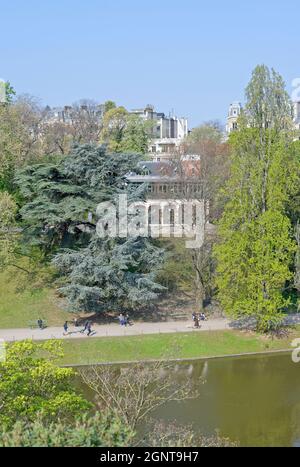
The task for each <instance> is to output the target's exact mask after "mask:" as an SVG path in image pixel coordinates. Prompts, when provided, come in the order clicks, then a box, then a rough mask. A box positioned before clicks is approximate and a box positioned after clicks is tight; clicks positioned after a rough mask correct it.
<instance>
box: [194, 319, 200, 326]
mask: <svg viewBox="0 0 300 467" xmlns="http://www.w3.org/2000/svg"><path fill="white" fill-rule="evenodd" d="M194 326H195V328H196V329H199V328H200V325H199V319H198V316H195V319H194Z"/></svg>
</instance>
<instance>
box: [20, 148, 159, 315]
mask: <svg viewBox="0 0 300 467" xmlns="http://www.w3.org/2000/svg"><path fill="white" fill-rule="evenodd" d="M138 160H139V156H138V155H133V154H122V153H120V154H107V153H106V151H105V148H104V147H99V148H96V147H94V146H88V145H86V146H77V147H75V148H74V150H73V152H72V154H71V155H70V156H68V157H65V158H64V159H62V160H60V161H59V162H57V163H54V164H49V163H48V164H38V165H34V166H29V167H27V168H25V169H23V170H21V171H20V172H19V174H18V179H17V180H18V186H19V187H20V192H21V194H22V196H23V198H24V199H25V202H26V203H25V205H24V206H23V207H22V209H21V210H20V214H21V216H22V219H23V223H24V227H26V228H25V229H24V235H23V240H24V243H25V242H27V243H28V245H30V246H33V245H39V247H40V248H41V249H42V250H43V251H44V252H45V258H46V259H48V258H49V257H53V255H54V259H53V263H54V264H55V266H56V268H57V270H58V271H59V273H60V275H61V277H62V278H63V287H61V288H60V291H61V293H62V294H63V295H64V296H65V297H66V298H67V299H68V302H69V303H70V308H71V309H72V310H84V311H102V310H103V309H104V308H105V307H107V306H113V307H114V308H118V307H121V306H127V305H128V306H134V305H137V304H141V303H145V302H148V301H152V300H153V299H155V298H156V297H157V294H158V293H159V292H161V291H162V290H164V289H163V288H162V287H161V286H159V284H157V283H156V282H155V277H156V274H157V273H158V271H159V268H160V265H161V263H162V261H163V250H162V249H160V248H157V247H156V246H155V245H154V244H152V243H151V242H150V241H149V240H148V239H146V238H140V237H137V238H106V237H105V238H100V237H99V236H97V235H96V223H97V221H98V219H97V216H96V213H95V211H96V208H97V206H98V204H99V203H101V202H111V203H112V204H114V202H115V200H116V199H117V197H118V195H119V194H126V195H127V197H128V202H131V201H138V200H140V201H142V200H143V197H144V192H145V187H141V188H136V187H134V186H130V185H128V184H127V183H126V178H125V175H126V173H128V171H130V170H132V169H133V168H134V167H135V165H136V164H137V161H138ZM103 217H105V215H104V214H103V216H102V218H103ZM102 218H101V217H100V219H99V220H100V221H101V220H102Z"/></svg>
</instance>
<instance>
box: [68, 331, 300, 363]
mask: <svg viewBox="0 0 300 467" xmlns="http://www.w3.org/2000/svg"><path fill="white" fill-rule="evenodd" d="M299 334H300V327H299V328H298V330H297V329H295V330H294V331H293V332H291V334H290V335H289V336H288V337H287V338H285V339H276V340H271V339H267V338H265V337H260V336H257V335H254V334H253V335H247V334H245V333H243V332H240V331H200V332H197V331H196V332H193V333H188V334H184V333H182V334H181V333H177V334H156V335H144V336H141V337H140V336H130V337H103V338H93V339H88V338H87V339H84V340H83V339H80V340H65V341H63V346H64V350H65V357H64V359H63V363H64V364H89V363H101V362H108V361H111V362H112V361H127V360H128V361H132V360H147V359H155V358H162V357H170V358H194V357H208V356H218V355H230V354H236V353H247V352H264V351H270V350H279V349H289V348H291V341H292V339H293V338H295V337H299Z"/></svg>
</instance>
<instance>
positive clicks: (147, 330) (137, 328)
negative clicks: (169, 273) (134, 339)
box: [0, 319, 229, 341]
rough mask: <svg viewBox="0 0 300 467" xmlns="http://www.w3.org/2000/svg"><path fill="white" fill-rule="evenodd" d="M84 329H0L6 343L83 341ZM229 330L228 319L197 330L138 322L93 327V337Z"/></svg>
mask: <svg viewBox="0 0 300 467" xmlns="http://www.w3.org/2000/svg"><path fill="white" fill-rule="evenodd" d="M80 329H82V327H81V326H80V327H78V328H75V327H74V326H72V325H71V326H70V328H69V333H68V334H67V335H66V336H64V335H63V328H62V327H61V328H57V327H49V328H46V329H43V330H40V329H0V339H4V340H5V341H20V340H24V339H35V340H46V339H53V338H56V339H62V338H63V339H82V338H84V337H86V334H81V333H80ZM222 329H229V321H228V320H227V319H211V320H207V321H203V322H201V327H200V329H198V330H197V329H195V328H194V327H193V325H192V322H191V321H175V322H161V323H140V322H137V323H135V324H133V325H132V326H127V327H126V328H125V327H123V326H122V327H121V326H120V325H118V324H114V323H113V324H109V325H104V324H103V325H97V324H95V325H93V326H92V330H93V334H92V335H91V336H90V337H91V338H92V337H112V336H136V335H143V334H159V333H176V332H191V331H197V332H201V331H217V330H222Z"/></svg>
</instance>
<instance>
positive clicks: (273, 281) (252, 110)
mask: <svg viewBox="0 0 300 467" xmlns="http://www.w3.org/2000/svg"><path fill="white" fill-rule="evenodd" d="M246 97H247V104H246V109H245V112H244V114H243V115H242V117H241V119H240V122H239V128H240V129H239V131H237V132H235V133H234V134H233V135H232V136H231V138H230V146H231V151H232V167H231V178H230V180H229V183H228V185H227V188H226V190H225V192H224V195H225V196H226V197H227V203H226V206H225V210H224V213H223V216H222V219H221V221H220V228H219V235H220V243H219V245H218V246H217V247H216V248H215V254H216V258H217V261H218V267H217V272H218V276H217V286H218V289H219V298H220V301H221V304H222V305H223V307H224V309H225V311H226V313H227V314H229V315H232V316H234V317H241V316H245V315H246V316H253V317H255V318H256V320H257V327H258V329H260V330H262V331H266V330H268V329H270V328H271V327H274V326H277V325H278V324H279V323H280V322H281V321H282V311H283V310H284V308H285V307H286V306H287V305H288V303H289V300H288V298H286V295H284V293H283V292H284V291H285V289H286V287H287V286H288V285H289V282H290V281H291V279H292V273H291V266H292V262H293V257H294V254H295V241H294V239H293V232H292V229H291V222H290V220H289V218H288V216H287V215H286V210H287V206H288V204H289V202H290V199H291V197H292V196H293V194H294V193H295V191H296V190H297V186H298V183H299V178H298V173H299V167H298V162H297V160H296V158H295V157H294V151H293V150H292V145H293V135H292V132H291V123H292V121H291V115H292V113H291V103H290V101H289V97H288V94H287V93H286V91H285V89H284V83H283V81H282V78H281V77H280V76H279V75H278V74H277V73H276V72H275V71H273V70H271V71H270V70H268V68H267V67H265V66H258V67H257V68H256V69H255V70H254V72H253V75H252V79H251V81H250V83H249V85H248V87H247V89H246Z"/></svg>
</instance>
